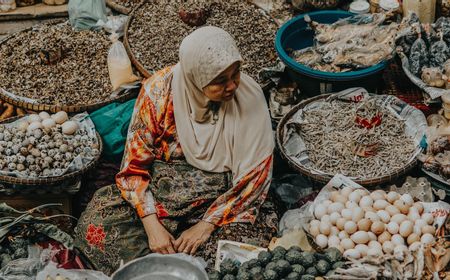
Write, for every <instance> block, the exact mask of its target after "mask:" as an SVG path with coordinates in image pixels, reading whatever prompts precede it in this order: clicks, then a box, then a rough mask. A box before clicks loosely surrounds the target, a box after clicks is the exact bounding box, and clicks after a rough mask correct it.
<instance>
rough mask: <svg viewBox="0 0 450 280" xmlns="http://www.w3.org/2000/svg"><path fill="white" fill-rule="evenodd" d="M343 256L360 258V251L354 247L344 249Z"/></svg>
mask: <svg viewBox="0 0 450 280" xmlns="http://www.w3.org/2000/svg"><path fill="white" fill-rule="evenodd" d="M344 258H347V259H359V258H361V253H359V251H358V250H356V249H348V250H345V251H344Z"/></svg>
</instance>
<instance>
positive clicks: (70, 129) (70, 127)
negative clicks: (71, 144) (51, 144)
mask: <svg viewBox="0 0 450 280" xmlns="http://www.w3.org/2000/svg"><path fill="white" fill-rule="evenodd" d="M77 129H78V122H76V121H66V122H64V123H63V124H62V125H61V131H62V133H64V134H66V135H72V134H74V133H75V132H76V131H77Z"/></svg>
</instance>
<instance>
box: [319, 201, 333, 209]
mask: <svg viewBox="0 0 450 280" xmlns="http://www.w3.org/2000/svg"><path fill="white" fill-rule="evenodd" d="M331 203H333V201H331V200H329V199H326V200H324V201H322V205H323V206H325V207H327V208H328V206H330V204H331Z"/></svg>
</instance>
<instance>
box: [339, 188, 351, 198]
mask: <svg viewBox="0 0 450 280" xmlns="http://www.w3.org/2000/svg"><path fill="white" fill-rule="evenodd" d="M352 192H353V188H352V187H343V188H342V190H341V195H342V196H343V197H346V198H348V196H349V195H350V194H351V193H352Z"/></svg>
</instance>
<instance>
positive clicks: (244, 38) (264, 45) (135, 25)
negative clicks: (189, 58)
mask: <svg viewBox="0 0 450 280" xmlns="http://www.w3.org/2000/svg"><path fill="white" fill-rule="evenodd" d="M133 15H134V18H133V20H132V22H131V24H130V27H129V30H128V41H129V45H130V48H131V52H132V53H133V55H134V57H135V59H136V60H137V61H139V62H140V63H141V64H142V65H143V67H144V68H145V69H146V70H147V71H148V72H150V73H151V72H153V71H158V70H159V69H162V68H164V67H167V66H168V65H174V64H176V63H177V62H178V48H179V46H180V43H181V41H182V40H183V38H184V37H185V36H186V35H188V34H189V33H191V32H192V31H193V30H194V29H195V28H196V26H199V25H203V24H206V25H213V26H218V27H221V28H223V29H225V30H226V31H228V32H229V33H230V34H231V35H232V36H233V37H234V38H235V40H236V43H237V46H238V48H239V50H240V52H241V54H242V56H243V59H244V63H243V65H242V66H241V69H242V70H243V71H244V72H245V73H247V74H249V75H250V76H252V77H253V78H257V74H258V71H259V70H260V69H262V68H264V67H267V66H271V65H272V64H273V63H274V62H275V60H276V53H275V49H274V47H273V41H274V38H275V34H276V31H277V28H278V26H277V25H276V23H275V22H274V21H273V20H272V19H271V18H270V17H269V16H267V15H265V14H264V13H263V12H262V10H259V9H257V8H256V7H255V6H254V5H252V4H250V3H248V2H247V1H239V0H232V1H216V0H214V1H208V2H205V1H195V0H189V1H180V0H178V1H169V0H158V1H149V2H147V3H145V4H144V5H143V6H142V7H141V8H139V9H138V10H136V11H135V12H134V14H133Z"/></svg>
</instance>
